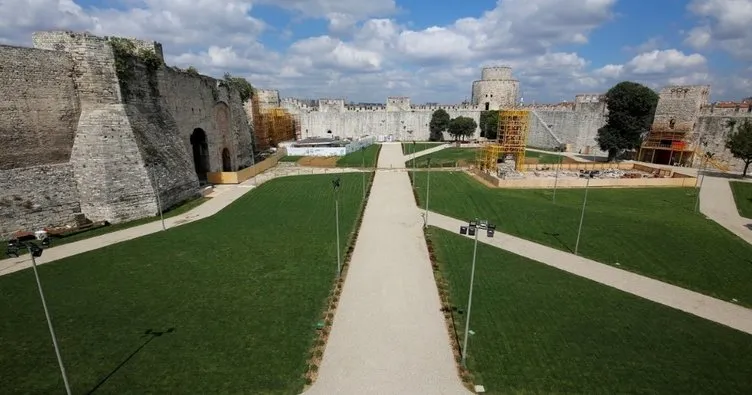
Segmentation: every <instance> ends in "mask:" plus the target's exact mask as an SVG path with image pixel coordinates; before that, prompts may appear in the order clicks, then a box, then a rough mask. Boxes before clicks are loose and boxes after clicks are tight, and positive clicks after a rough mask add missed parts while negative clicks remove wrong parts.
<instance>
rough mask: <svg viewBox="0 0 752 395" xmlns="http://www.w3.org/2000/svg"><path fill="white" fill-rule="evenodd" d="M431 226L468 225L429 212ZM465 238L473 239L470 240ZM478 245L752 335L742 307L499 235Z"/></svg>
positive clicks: (750, 315)
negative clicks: (515, 255) (485, 245)
mask: <svg viewBox="0 0 752 395" xmlns="http://www.w3.org/2000/svg"><path fill="white" fill-rule="evenodd" d="M428 224H429V225H432V226H436V227H438V228H441V229H445V230H448V231H451V232H456V233H458V234H459V229H460V226H461V225H466V224H467V222H466V221H461V220H458V219H455V218H451V217H447V216H445V215H442V214H439V213H434V212H429V213H428ZM466 237H468V238H470V237H469V236H466ZM478 241H479V242H482V243H485V244H489V245H492V246H494V247H498V248H501V249H503V250H506V251H509V252H511V253H514V254H517V255H521V256H524V257H526V258H530V259H532V260H534V261H538V262H541V263H544V264H546V265H549V266H553V267H555V268H557V269H560V270H564V271H566V272H569V273H572V274H575V275H577V276H580V277H584V278H587V279H590V280H593V281H596V282H599V283H601V284H604V285H608V286H610V287H613V288H616V289H619V290H622V291H624V292H629V293H631V294H633V295H637V296H639V297H642V298H645V299H648V300H651V301H653V302H656V303H660V304H662V305H666V306H669V307H673V308H675V309H677V310H681V311H684V312H687V313H690V314H693V315H696V316H698V317H702V318H705V319H708V320H711V321H715V322H717V323H719V324H722V325H726V326H728V327H731V328H734V329H737V330H740V331H742V332H746V333H749V334H752V310H751V309H747V308H745V307H743V306H739V305H736V304H733V303H730V302H725V301H723V300H720V299H715V298H711V297H710V296H706V295H703V294H700V293H697V292H694V291H690V290H688V289H684V288H680V287H677V286H675V285H671V284H668V283H664V282H661V281H658V280H654V279H652V278H648V277H645V276H641V275H639V274H636V273H632V272H628V271H626V270H622V269H619V268H616V267H613V266H609V265H606V264H603V263H600V262H596V261H594V260H591V259H587V258H583V257H580V256H577V255H574V254H570V253H567V252H564V251H560V250H557V249H554V248H551V247H547V246H544V245H541V244H537V243H533V242H532V241H527V240H524V239H521V238H519V237H514V236H511V235H508V234H505V233H502V232H498V231H497V232H496V234H495V235H494V237H493V238H488V237H486V234H485V233H480V234H479V237H478Z"/></svg>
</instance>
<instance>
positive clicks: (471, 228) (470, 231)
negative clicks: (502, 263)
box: [460, 219, 496, 367]
mask: <svg viewBox="0 0 752 395" xmlns="http://www.w3.org/2000/svg"><path fill="white" fill-rule="evenodd" d="M481 229H485V230H486V236H488V237H493V236H494V231H495V230H496V225H493V224H490V223H489V222H488V221H487V220H477V219H476V220H475V221H470V223H468V226H460V234H461V235H468V236H475V246H474V247H473V264H472V267H471V269H470V291H469V294H468V296H467V316H466V317H465V332H464V338H463V340H462V366H463V367H467V364H466V361H467V340H468V338H470V311H471V309H472V307H473V286H474V285H475V258H476V257H477V256H478V233H480V230H481Z"/></svg>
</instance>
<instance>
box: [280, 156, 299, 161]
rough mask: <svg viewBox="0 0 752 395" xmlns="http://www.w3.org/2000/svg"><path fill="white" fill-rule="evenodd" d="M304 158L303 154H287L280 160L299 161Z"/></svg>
mask: <svg viewBox="0 0 752 395" xmlns="http://www.w3.org/2000/svg"><path fill="white" fill-rule="evenodd" d="M302 158H303V157H302V156H300V155H287V156H283V157H281V158H280V159H279V161H280V162H297V161H299V160H300V159H302Z"/></svg>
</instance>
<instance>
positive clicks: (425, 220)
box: [423, 156, 431, 228]
mask: <svg viewBox="0 0 752 395" xmlns="http://www.w3.org/2000/svg"><path fill="white" fill-rule="evenodd" d="M426 162H427V163H428V172H427V173H426V213H425V214H424V215H423V227H424V228H425V227H427V226H428V197H429V196H431V157H430V156H429V157H428V159H427V160H426Z"/></svg>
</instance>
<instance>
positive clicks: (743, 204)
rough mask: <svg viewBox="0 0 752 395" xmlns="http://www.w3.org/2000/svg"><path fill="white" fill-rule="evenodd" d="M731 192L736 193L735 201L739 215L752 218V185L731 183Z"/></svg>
mask: <svg viewBox="0 0 752 395" xmlns="http://www.w3.org/2000/svg"><path fill="white" fill-rule="evenodd" d="M729 184H730V185H731V192H733V193H734V201H735V202H736V209H737V210H738V211H739V215H741V216H742V217H744V218H752V183H750V182H742V181H731V182H730V183H729Z"/></svg>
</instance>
